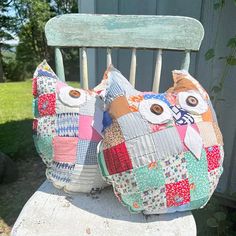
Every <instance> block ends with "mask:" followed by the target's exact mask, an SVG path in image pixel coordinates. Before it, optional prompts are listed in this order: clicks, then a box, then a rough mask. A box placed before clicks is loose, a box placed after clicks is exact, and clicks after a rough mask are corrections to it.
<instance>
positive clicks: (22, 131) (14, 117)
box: [0, 80, 79, 236]
mask: <svg viewBox="0 0 236 236" xmlns="http://www.w3.org/2000/svg"><path fill="white" fill-rule="evenodd" d="M69 84H70V85H71V86H74V87H79V83H76V82H69ZM32 119H33V116H32V93H31V80H28V81H25V82H15V83H3V84H0V150H1V151H2V152H4V153H5V154H7V155H9V156H10V157H11V158H12V159H13V160H14V161H15V163H16V166H17V167H18V172H19V177H18V180H17V181H16V182H14V183H10V184H1V185H0V235H1V236H5V235H9V234H10V230H11V226H12V225H13V224H14V222H15V220H16V218H17V216H18V215H19V213H20V211H21V209H22V207H23V206H24V204H25V203H26V201H27V200H28V199H29V198H30V196H31V195H32V194H33V193H34V192H35V190H36V189H37V188H38V187H39V185H40V184H41V183H42V182H43V181H44V179H45V174H44V172H45V166H44V164H43V163H42V161H41V159H40V158H39V157H38V155H37V153H36V150H35V148H34V144H33V139H32Z"/></svg>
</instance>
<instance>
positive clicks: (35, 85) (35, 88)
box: [32, 78, 37, 97]
mask: <svg viewBox="0 0 236 236" xmlns="http://www.w3.org/2000/svg"><path fill="white" fill-rule="evenodd" d="M32 94H33V95H34V97H36V96H37V79H36V78H33V82H32Z"/></svg>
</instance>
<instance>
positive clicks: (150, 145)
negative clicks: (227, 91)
mask: <svg viewBox="0 0 236 236" xmlns="http://www.w3.org/2000/svg"><path fill="white" fill-rule="evenodd" d="M173 80H174V85H173V87H171V88H169V89H168V90H167V91H166V92H165V93H153V92H140V91H138V90H136V89H135V88H134V87H133V86H131V84H129V82H128V81H127V79H125V78H124V76H122V74H121V73H120V72H119V71H117V70H116V69H114V68H113V67H112V66H110V67H109V68H108V70H107V71H106V72H105V74H104V79H103V80H102V82H101V84H100V85H98V86H97V87H98V88H99V94H100V97H101V98H102V99H103V101H104V103H106V104H107V106H105V113H104V114H109V116H107V117H106V119H104V120H105V121H104V122H103V124H104V133H103V136H104V139H103V145H101V146H100V149H99V155H98V160H99V161H98V163H99V166H100V169H101V172H102V175H103V176H104V177H105V179H106V181H107V182H108V183H112V185H113V188H114V192H115V194H116V196H117V198H118V199H119V201H121V203H122V204H124V205H125V206H127V207H128V209H129V210H130V211H131V212H141V211H144V212H143V213H144V214H161V213H172V212H175V211H187V210H192V209H196V208H200V207H204V205H205V204H206V203H207V201H208V200H209V199H210V197H211V195H212V193H213V190H214V189H215V188H216V184H217V181H218V180H219V177H220V175H221V172H222V171H221V172H219V173H216V170H220V169H221V170H222V162H223V155H224V154H223V151H222V150H223V147H222V145H223V141H222V138H221V133H220V130H219V127H218V125H217V120H216V116H215V114H214V109H213V107H212V105H211V102H210V99H209V96H208V94H207V93H206V91H205V90H204V89H203V87H202V86H201V85H200V84H199V82H198V81H197V80H195V79H194V78H193V77H192V76H191V75H190V74H189V73H188V72H186V71H177V70H176V71H173ZM110 117H112V119H110ZM107 118H109V119H107ZM112 136H113V137H112ZM214 146H218V147H219V150H220V154H219V155H218V154H214V152H212V151H211V150H209V151H208V149H207V148H213V149H214ZM118 147H119V148H118ZM219 156H220V158H219ZM117 173H119V174H117ZM130 173H132V174H130Z"/></svg>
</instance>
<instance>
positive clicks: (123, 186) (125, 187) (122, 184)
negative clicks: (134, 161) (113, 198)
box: [111, 170, 138, 194]
mask: <svg viewBox="0 0 236 236" xmlns="http://www.w3.org/2000/svg"><path fill="white" fill-rule="evenodd" d="M111 181H113V182H114V183H115V185H116V191H118V192H119V193H120V194H128V193H133V192H137V191H138V187H137V182H136V179H135V176H134V174H133V172H132V171H131V170H128V171H125V172H122V173H118V174H114V175H112V176H111Z"/></svg>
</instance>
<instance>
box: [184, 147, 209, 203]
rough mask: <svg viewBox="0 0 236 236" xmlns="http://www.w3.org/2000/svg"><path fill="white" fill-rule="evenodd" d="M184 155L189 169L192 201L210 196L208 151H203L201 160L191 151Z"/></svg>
mask: <svg viewBox="0 0 236 236" xmlns="http://www.w3.org/2000/svg"><path fill="white" fill-rule="evenodd" d="M184 157H185V159H186V163H187V169H188V179H189V185H190V194H191V201H195V200H197V199H201V198H205V197H206V196H209V187H210V186H209V181H208V170H207V159H206V152H205V151H203V152H202V156H201V158H200V159H199V160H198V159H196V158H195V156H194V155H193V154H192V153H191V152H185V153H184Z"/></svg>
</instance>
